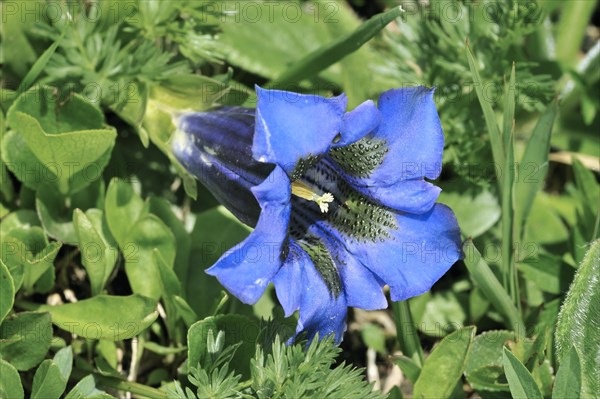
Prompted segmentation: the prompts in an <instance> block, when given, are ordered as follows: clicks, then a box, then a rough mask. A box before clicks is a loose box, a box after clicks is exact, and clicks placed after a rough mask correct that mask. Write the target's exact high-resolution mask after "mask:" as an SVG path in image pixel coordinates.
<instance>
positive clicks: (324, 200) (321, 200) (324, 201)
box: [315, 193, 333, 213]
mask: <svg viewBox="0 0 600 399" xmlns="http://www.w3.org/2000/svg"><path fill="white" fill-rule="evenodd" d="M315 201H316V202H317V204H319V208H320V209H321V212H322V213H326V212H327V211H328V210H329V203H330V202H333V195H332V194H331V193H325V194H323V195H321V196H320V197H318V198H317V199H316V200H315Z"/></svg>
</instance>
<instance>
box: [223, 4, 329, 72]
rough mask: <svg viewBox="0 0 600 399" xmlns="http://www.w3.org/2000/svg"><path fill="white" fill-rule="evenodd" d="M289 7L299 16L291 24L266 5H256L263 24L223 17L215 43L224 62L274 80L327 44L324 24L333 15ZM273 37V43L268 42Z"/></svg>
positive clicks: (245, 19)
mask: <svg viewBox="0 0 600 399" xmlns="http://www.w3.org/2000/svg"><path fill="white" fill-rule="evenodd" d="M231 3H233V2H229V3H227V2H224V3H223V7H227V6H228V4H229V6H233V5H234V4H235V3H234V4H231ZM237 4H240V3H237ZM290 4H292V6H294V7H292V8H293V9H295V11H298V14H299V15H298V17H297V20H296V18H295V19H294V21H295V23H290V22H289V19H287V20H286V16H285V15H284V14H283V13H282V12H274V13H273V12H269V5H268V4H267V3H256V6H257V8H258V9H259V10H260V15H261V16H263V19H264V20H263V22H264V23H256V21H255V20H250V19H248V18H241V19H237V20H236V19H235V18H231V17H228V18H226V20H225V21H224V23H222V24H221V28H222V29H223V33H222V34H221V35H219V39H218V40H219V44H220V45H221V47H222V50H223V53H224V54H225V57H226V59H227V61H228V62H229V63H231V64H232V65H235V66H238V67H240V68H242V69H244V70H246V71H249V72H252V73H255V74H258V75H260V76H264V77H266V78H269V79H275V78H276V77H277V76H279V75H281V74H282V73H284V71H285V70H286V69H287V68H288V66H289V65H290V64H291V63H293V62H295V61H298V60H299V59H300V58H301V57H302V56H303V55H305V54H308V53H310V52H312V51H314V50H317V49H318V48H319V47H320V46H322V45H324V44H325V43H327V39H328V38H329V35H328V31H327V26H326V23H327V22H328V21H330V20H333V19H334V15H332V13H331V12H328V13H327V14H325V15H322V16H317V15H316V14H315V15H311V12H310V10H306V11H305V12H301V11H302V7H301V6H300V3H299V2H293V3H290ZM257 12H258V11H257ZM238 15H239V14H238ZM271 16H272V17H271ZM267 17H268V18H267ZM315 20H316V21H315ZM319 22H321V23H319ZM275 36H276V37H277V40H272V39H273V37H275Z"/></svg>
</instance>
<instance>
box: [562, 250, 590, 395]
mask: <svg viewBox="0 0 600 399" xmlns="http://www.w3.org/2000/svg"><path fill="white" fill-rule="evenodd" d="M599 314H600V240H596V241H594V242H593V243H592V244H591V245H590V247H589V250H588V252H587V254H586V255H585V257H584V259H583V262H581V264H580V265H579V268H578V269H577V272H576V273H575V278H574V279H573V283H572V284H571V287H570V288H569V291H568V292H567V297H566V298H565V300H564V302H563V305H562V308H561V310H560V313H559V315H558V321H557V325H556V332H555V342H556V355H557V357H558V360H559V362H560V363H562V362H563V361H565V359H566V358H567V356H568V354H569V350H570V348H571V346H572V345H574V346H575V347H576V348H579V350H580V354H581V358H580V361H581V369H582V386H583V392H584V394H588V395H591V396H594V395H593V394H594V393H597V392H600V367H598V354H599V353H600V334H598V329H599V327H598V322H599V320H598V315H599Z"/></svg>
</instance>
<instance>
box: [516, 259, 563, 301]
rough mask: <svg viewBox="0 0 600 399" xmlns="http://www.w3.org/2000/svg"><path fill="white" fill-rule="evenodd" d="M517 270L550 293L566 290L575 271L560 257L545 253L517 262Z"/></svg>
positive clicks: (559, 292)
mask: <svg viewBox="0 0 600 399" xmlns="http://www.w3.org/2000/svg"><path fill="white" fill-rule="evenodd" d="M519 271H521V272H522V273H523V275H524V276H525V277H526V278H527V279H528V280H529V281H532V282H533V283H534V284H535V285H537V286H538V288H539V289H540V290H542V291H544V292H549V293H551V294H562V293H563V292H565V291H567V289H568V288H569V284H570V283H571V281H572V280H573V275H574V273H575V271H574V270H573V268H572V267H571V266H569V265H568V264H566V263H565V262H563V260H562V259H561V258H559V257H557V256H553V255H550V254H545V253H542V254H539V255H538V256H537V258H530V259H527V260H525V261H523V262H521V263H519Z"/></svg>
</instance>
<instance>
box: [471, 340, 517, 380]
mask: <svg viewBox="0 0 600 399" xmlns="http://www.w3.org/2000/svg"><path fill="white" fill-rule="evenodd" d="M514 339H515V333H514V332H513V331H505V330H496V331H486V332H484V333H482V334H479V335H478V336H477V337H475V341H474V342H473V349H472V350H471V355H470V356H469V358H468V359H467V366H466V368H465V376H466V377H467V381H468V382H469V384H471V386H473V388H475V389H476V390H485V391H508V385H507V384H506V382H505V381H502V380H501V377H502V376H503V375H504V370H503V368H502V359H503V358H502V348H503V347H504V345H506V344H507V343H508V342H510V341H514Z"/></svg>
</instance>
